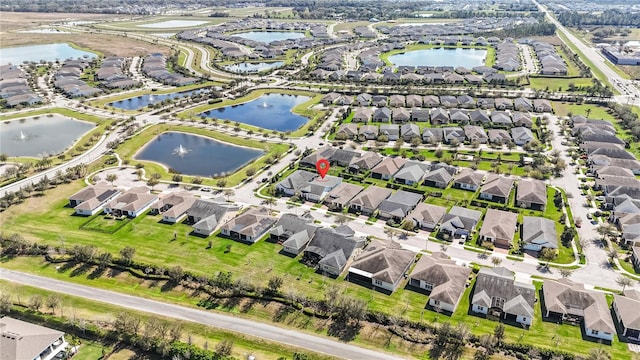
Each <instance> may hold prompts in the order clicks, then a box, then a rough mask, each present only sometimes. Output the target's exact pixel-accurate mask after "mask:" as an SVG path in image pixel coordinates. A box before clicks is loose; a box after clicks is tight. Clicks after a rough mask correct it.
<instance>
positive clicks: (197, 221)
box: [186, 199, 240, 237]
mask: <svg viewBox="0 0 640 360" xmlns="http://www.w3.org/2000/svg"><path fill="white" fill-rule="evenodd" d="M238 210H240V207H239V206H237V205H232V204H228V203H221V202H216V201H212V200H205V199H197V200H196V201H195V202H194V203H193V204H192V205H191V207H190V208H189V210H187V220H186V222H187V223H188V224H191V227H193V232H194V233H195V234H197V235H200V236H205V237H207V236H210V235H211V234H213V233H214V232H215V231H216V229H217V227H218V226H219V225H220V224H222V223H223V222H224V221H225V219H226V217H227V216H229V213H231V212H233V211H238Z"/></svg>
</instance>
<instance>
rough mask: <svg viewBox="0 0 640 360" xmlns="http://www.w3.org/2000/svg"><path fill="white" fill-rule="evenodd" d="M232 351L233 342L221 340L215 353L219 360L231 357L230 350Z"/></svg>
mask: <svg viewBox="0 0 640 360" xmlns="http://www.w3.org/2000/svg"><path fill="white" fill-rule="evenodd" d="M232 349H233V341H230V340H222V341H220V342H219V343H218V345H216V350H215V353H216V355H218V356H219V357H221V358H225V357H227V356H230V355H231V350H232Z"/></svg>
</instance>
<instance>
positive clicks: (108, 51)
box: [2, 33, 169, 56]
mask: <svg viewBox="0 0 640 360" xmlns="http://www.w3.org/2000/svg"><path fill="white" fill-rule="evenodd" d="M61 42H71V43H73V44H75V45H77V46H79V47H81V48H83V49H86V50H95V51H98V52H100V53H102V54H103V55H105V56H109V55H117V56H144V55H147V54H149V53H153V52H159V53H163V54H165V55H167V54H169V48H168V47H166V46H163V45H160V44H152V43H148V42H144V41H140V40H135V39H132V38H127V37H124V36H115V35H107V34H87V33H82V34H80V33H78V34H25V33H5V34H2V46H3V47H9V46H20V45H37V44H52V43H61Z"/></svg>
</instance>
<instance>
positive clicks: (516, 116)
mask: <svg viewBox="0 0 640 360" xmlns="http://www.w3.org/2000/svg"><path fill="white" fill-rule="evenodd" d="M511 117H512V119H513V125H515V126H524V127H526V128H529V129H531V127H533V120H532V119H531V114H530V113H525V112H521V111H514V112H512V113H511Z"/></svg>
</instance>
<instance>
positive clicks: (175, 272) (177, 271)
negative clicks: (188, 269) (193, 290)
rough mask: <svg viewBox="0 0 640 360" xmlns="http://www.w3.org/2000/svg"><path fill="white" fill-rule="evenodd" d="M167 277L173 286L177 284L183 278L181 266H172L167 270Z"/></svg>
mask: <svg viewBox="0 0 640 360" xmlns="http://www.w3.org/2000/svg"><path fill="white" fill-rule="evenodd" d="M167 275H169V281H171V282H172V283H173V284H178V283H179V282H180V280H182V277H183V276H184V270H182V267H181V266H174V267H172V268H170V269H169V271H168V272H167Z"/></svg>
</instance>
